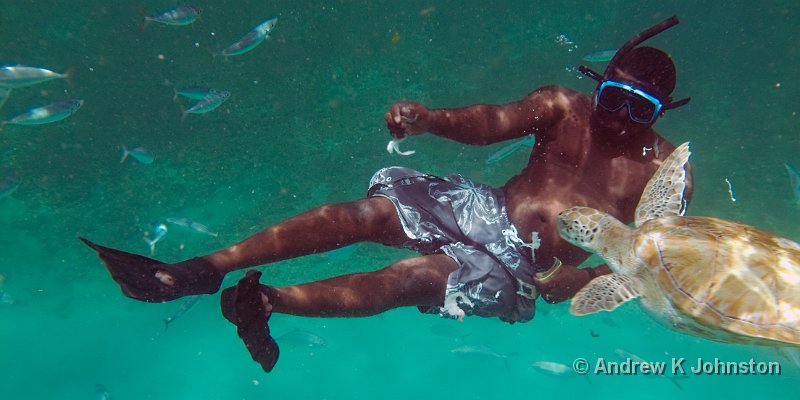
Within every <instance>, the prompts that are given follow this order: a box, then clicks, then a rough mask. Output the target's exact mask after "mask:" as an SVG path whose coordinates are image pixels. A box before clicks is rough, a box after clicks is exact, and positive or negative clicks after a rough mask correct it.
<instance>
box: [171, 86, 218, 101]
mask: <svg viewBox="0 0 800 400" xmlns="http://www.w3.org/2000/svg"><path fill="white" fill-rule="evenodd" d="M173 90H174V91H175V96H174V97H172V100H177V99H178V96H183V97H185V98H187V99H191V100H202V99H203V97H206V96H208V94H209V93H211V90H212V89H209V88H204V87H200V86H192V87H188V88H185V89H173Z"/></svg>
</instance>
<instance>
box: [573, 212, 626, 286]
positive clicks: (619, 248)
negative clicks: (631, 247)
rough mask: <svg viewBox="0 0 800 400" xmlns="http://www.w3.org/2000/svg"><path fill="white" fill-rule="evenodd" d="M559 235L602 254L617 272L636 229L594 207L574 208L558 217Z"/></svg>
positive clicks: (583, 247) (585, 248)
mask: <svg viewBox="0 0 800 400" xmlns="http://www.w3.org/2000/svg"><path fill="white" fill-rule="evenodd" d="M558 233H559V234H560V235H561V237H562V238H564V240H566V241H568V242H570V243H572V244H574V245H575V246H578V247H580V248H582V249H584V250H586V251H590V252H592V253H596V254H598V255H600V256H601V257H603V258H604V259H605V260H606V262H608V266H609V267H611V269H612V270H614V271H617V270H618V269H619V267H620V265H621V264H622V263H623V262H622V257H621V256H622V254H623V252H624V251H625V250H626V248H625V244H626V243H630V241H629V240H626V239H629V238H630V236H631V234H632V233H633V230H631V229H630V228H628V227H627V226H626V225H625V224H623V223H622V222H620V221H619V220H617V219H616V218H614V217H612V216H611V215H608V214H606V213H604V212H601V211H598V210H595V209H594V208H589V207H572V208H568V209H566V210H564V211H562V212H560V213H559V214H558Z"/></svg>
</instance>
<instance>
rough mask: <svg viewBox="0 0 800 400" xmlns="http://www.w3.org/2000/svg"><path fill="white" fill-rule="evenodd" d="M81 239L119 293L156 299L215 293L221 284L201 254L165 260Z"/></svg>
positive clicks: (153, 300) (219, 275)
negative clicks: (109, 275) (104, 267)
mask: <svg viewBox="0 0 800 400" xmlns="http://www.w3.org/2000/svg"><path fill="white" fill-rule="evenodd" d="M80 239H81V241H83V243H86V245H87V246H89V247H91V248H92V249H93V250H94V251H96V252H97V255H98V256H100V259H101V260H102V261H103V263H104V264H105V265H106V268H108V272H110V273H111V277H112V278H114V280H115V281H116V282H117V283H118V284H119V286H120V287H121V288H122V293H124V294H125V296H128V297H130V298H132V299H136V300H141V301H147V302H151V303H158V302H163V301H169V300H174V299H177V298H178V297H183V296H188V295H193V294H210V293H216V292H217V291H218V290H219V287H220V286H221V285H222V278H223V277H224V274H222V273H221V272H219V271H217V269H216V268H214V266H213V265H211V263H209V262H208V261H206V260H205V259H203V258H200V257H197V258H193V259H191V260H186V261H183V262H179V263H175V264H166V263H162V262H161V261H158V260H153V259H151V258H147V257H144V256H140V255H136V254H131V253H126V252H124V251H120V250H115V249H112V248H110V247H105V246H100V245H98V244H95V243H92V242H91V241H89V240H87V239H84V238H80Z"/></svg>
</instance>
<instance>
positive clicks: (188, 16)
mask: <svg viewBox="0 0 800 400" xmlns="http://www.w3.org/2000/svg"><path fill="white" fill-rule="evenodd" d="M199 16H200V10H198V9H196V8H194V7H192V6H177V7H175V8H171V9H169V10H164V11H162V12H160V13H158V14H154V15H146V16H145V17H144V23H145V26H144V27H143V28H142V29H144V28H145V27H147V24H149V23H150V22H158V23H159V24H164V25H172V26H183V25H189V24H191V23H193V22H194V21H195V20H197V17H199Z"/></svg>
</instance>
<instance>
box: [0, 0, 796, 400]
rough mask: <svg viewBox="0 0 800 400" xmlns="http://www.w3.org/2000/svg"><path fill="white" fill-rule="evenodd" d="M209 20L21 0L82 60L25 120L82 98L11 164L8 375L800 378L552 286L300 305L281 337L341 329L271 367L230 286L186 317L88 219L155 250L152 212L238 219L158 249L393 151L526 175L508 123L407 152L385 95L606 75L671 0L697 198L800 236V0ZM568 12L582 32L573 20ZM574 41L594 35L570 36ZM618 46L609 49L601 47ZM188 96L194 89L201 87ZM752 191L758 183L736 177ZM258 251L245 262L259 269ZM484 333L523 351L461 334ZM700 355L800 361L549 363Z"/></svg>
mask: <svg viewBox="0 0 800 400" xmlns="http://www.w3.org/2000/svg"><path fill="white" fill-rule="evenodd" d="M192 4H194V5H195V6H197V7H198V8H200V9H202V10H203V14H202V17H201V19H200V20H198V21H197V22H195V23H194V24H193V25H192V26H185V27H170V26H162V25H156V24H151V25H150V26H148V27H147V29H145V30H144V31H142V30H141V22H142V18H141V13H140V12H141V11H146V12H154V11H157V10H160V9H163V8H168V7H171V6H174V5H175V4H173V3H172V2H169V1H151V0H148V1H140V2H106V1H79V2H68V3H65V2H57V1H37V2H21V1H10V0H2V1H0V38H2V41H3V45H2V46H0V63H4V64H24V65H34V66H41V67H45V68H49V69H52V70H55V71H59V72H61V71H65V70H68V69H71V70H72V73H73V78H72V81H71V83H70V82H66V81H61V80H59V81H53V82H48V83H44V84H41V85H38V86H34V87H30V88H25V89H19V90H15V91H14V93H13V94H12V96H11V98H10V99H9V101H8V102H7V103H6V104H5V106H4V107H3V109H2V110H0V116H2V118H8V117H9V116H11V115H16V114H17V113H19V112H22V111H24V110H26V109H27V108H30V107H33V106H37V105H42V104H46V103H49V102H54V101H59V100H63V99H67V98H80V99H84V100H85V104H84V106H83V108H82V109H81V110H79V111H78V112H77V113H76V114H75V115H73V116H71V117H70V118H68V119H66V120H64V121H61V122H58V123H53V124H50V125H42V126H32V127H29V126H11V125H8V126H5V127H4V129H3V131H2V133H0V176H3V177H5V176H13V175H18V176H19V177H20V184H19V187H18V189H17V190H16V191H15V192H14V193H12V194H11V195H10V196H8V197H6V198H3V199H0V254H2V256H1V257H2V258H1V259H2V263H0V274H2V276H4V277H5V282H4V284H3V286H2V289H0V290H3V292H4V293H7V294H8V295H10V296H13V299H14V301H15V303H14V304H5V305H0V397H2V398H4V399H87V398H89V399H90V398H93V396H96V393H95V390H96V389H95V387H96V385H97V384H102V385H103V386H104V387H105V388H107V390H108V391H109V392H110V393H111V394H112V396H113V398H114V399H117V400H120V399H123V400H124V399H169V400H178V399H197V398H209V399H211V398H217V399H223V398H224V399H244V398H246V399H258V398H299V399H350V398H367V397H375V398H388V399H394V398H397V399H400V398H403V399H407V398H410V397H411V398H439V399H441V398H469V399H473V398H474V399H479V398H480V399H485V398H547V397H551V396H564V395H567V394H569V395H574V396H576V397H581V396H590V395H591V396H593V397H598V396H599V397H601V398H610V397H614V398H634V397H637V398H638V397H639V396H641V395H643V394H645V395H647V396H648V397H651V398H674V397H681V398H698V399H700V398H708V397H709V396H713V397H719V398H726V397H733V398H753V397H755V398H767V397H778V398H780V397H791V396H795V393H796V389H797V387H798V383H800V367H798V366H797V365H795V364H793V363H792V362H791V361H790V360H789V359H788V358H786V357H785V356H783V355H781V354H779V353H778V352H777V351H775V350H774V349H769V348H756V347H747V346H736V345H724V344H717V343H712V342H708V341H705V340H701V339H697V338H694V337H688V336H684V335H681V334H678V333H675V332H672V331H669V330H666V329H665V328H663V327H661V326H660V325H657V324H656V323H655V322H653V321H651V320H650V319H649V318H647V317H646V316H645V315H644V314H643V312H642V311H641V310H640V309H639V307H637V306H635V305H632V304H631V305H626V306H625V307H622V308H621V309H620V310H618V311H616V312H614V313H613V314H608V315H603V316H592V317H585V318H575V317H572V316H570V315H569V313H568V307H567V305H566V304H559V305H547V304H544V303H541V304H540V308H539V310H538V315H537V317H536V319H535V320H534V321H533V322H531V323H527V324H516V325H513V326H511V325H507V324H504V323H502V322H499V321H496V320H483V319H479V318H469V319H467V320H466V321H465V322H464V323H462V324H459V323H457V322H452V321H445V320H439V319H437V318H436V317H432V316H425V315H420V314H419V313H418V312H417V311H416V310H413V309H406V310H395V311H392V312H388V313H385V314H383V315H380V316H376V317H370V318H364V319H303V318H295V317H288V316H283V315H278V316H275V317H274V318H272V322H271V326H272V329H273V332H274V333H275V334H276V335H282V334H284V333H287V332H291V331H292V330H293V329H295V328H299V329H302V330H303V331H305V332H310V333H313V334H314V335H318V336H319V337H321V338H324V341H325V342H326V345H325V346H321V347H307V346H296V347H294V348H292V347H291V346H288V345H287V346H284V347H283V352H282V355H281V360H280V362H279V364H278V366H277V367H276V369H275V371H274V372H273V373H272V374H269V375H266V374H264V373H263V372H262V371H261V369H260V368H259V367H258V365H257V364H255V363H254V362H252V361H251V360H250V358H249V355H248V354H247V353H246V350H245V348H244V346H242V344H241V343H240V342H239V339H238V337H237V336H236V333H235V328H234V327H233V326H232V325H230V324H229V323H228V322H227V321H225V320H224V319H223V318H222V316H221V315H220V313H219V306H218V295H214V296H209V297H208V298H206V299H203V300H202V301H200V302H199V303H198V304H197V305H196V306H195V308H194V309H192V310H191V311H190V312H189V313H187V314H186V315H185V316H183V317H182V318H181V319H179V320H177V321H175V322H174V323H173V324H172V325H171V326H170V328H169V331H168V332H167V333H166V334H165V333H164V329H163V328H164V326H163V322H162V320H163V319H164V318H167V317H169V316H170V315H172V314H173V313H174V312H175V310H176V309H177V308H178V307H179V306H180V302H179V301H178V302H172V303H167V304H156V305H153V304H145V303H139V302H135V301H133V300H130V299H127V298H125V297H123V296H122V295H121V293H120V292H119V289H118V287H117V285H116V284H115V283H114V282H113V281H112V280H111V279H110V278H109V276H108V274H107V272H106V271H105V269H104V268H103V267H102V265H101V264H100V262H99V261H98V260H97V258H96V256H95V255H94V254H93V253H92V252H91V251H89V250H88V249H87V248H86V247H84V246H83V245H82V244H81V243H80V242H79V241H78V240H77V236H79V235H80V236H87V237H89V238H91V239H93V240H96V241H98V242H100V243H103V244H108V245H112V246H114V247H119V248H123V249H126V250H129V251H134V252H138V253H142V254H147V252H148V248H147V244H146V243H145V242H144V241H143V240H142V238H143V236H144V233H145V232H147V231H149V230H150V229H151V227H150V224H151V223H152V222H153V221H159V220H163V219H164V218H167V217H187V218H191V219H193V220H196V221H200V222H202V223H204V224H206V225H208V226H209V227H210V228H212V229H213V230H215V231H217V232H219V236H218V237H216V238H215V237H211V236H204V235H197V234H193V233H191V232H183V231H180V230H176V229H173V230H170V233H169V234H168V235H167V236H166V237H165V238H164V239H163V240H162V241H161V242H159V243H158V245H157V247H156V254H155V256H156V257H157V258H159V259H163V260H166V261H176V260H180V259H185V258H189V257H192V256H195V255H198V254H204V253H208V252H210V251H212V250H216V249H218V248H220V247H223V246H226V245H229V244H231V243H234V242H236V241H238V240H241V239H242V238H244V237H246V236H247V235H250V234H252V233H254V232H256V231H258V230H260V229H261V228H263V227H265V226H266V225H268V224H271V223H274V222H277V221H280V220H282V219H284V218H287V217H290V216H292V215H295V214H297V213H299V212H302V211H304V210H306V209H308V208H311V207H314V206H317V205H320V204H323V203H329V202H339V201H346V200H351V199H355V198H358V197H362V196H363V195H364V193H365V190H366V185H367V183H368V179H369V177H370V176H371V175H372V174H373V172H375V171H376V170H377V169H378V168H380V167H383V166H388V165H398V164H401V165H405V166H408V167H412V168H416V169H420V170H424V171H429V172H431V173H434V174H446V173H448V172H451V171H459V172H461V173H464V174H466V175H468V176H471V177H473V178H474V179H476V180H479V181H483V182H486V183H489V184H493V185H500V184H502V183H503V182H504V181H505V180H506V179H507V178H509V177H510V176H512V175H513V174H514V173H515V172H517V171H518V170H519V169H520V168H521V166H522V165H523V163H524V162H525V157H526V155H525V154H524V153H516V154H512V155H511V156H510V157H508V158H506V159H504V160H502V161H501V162H499V163H497V164H493V165H490V166H487V165H485V163H484V160H485V159H486V158H487V157H489V155H491V154H492V153H493V152H494V151H496V150H497V149H499V148H500V147H502V146H503V144H498V145H495V146H491V147H483V148H479V147H468V146H465V145H461V144H458V143H453V142H448V141H445V140H444V139H441V138H437V137H433V136H430V135H428V136H422V137H415V138H413V139H411V140H409V141H407V142H405V143H404V147H406V148H409V149H414V150H416V151H417V153H416V154H415V155H413V156H410V157H399V156H397V155H391V156H390V155H388V154H387V153H386V151H385V145H386V142H387V141H388V139H389V136H388V134H387V132H386V128H385V124H384V122H383V119H382V115H383V113H384V112H385V111H386V109H387V107H388V106H389V105H390V104H391V103H392V102H393V101H396V100H400V99H409V100H415V101H420V102H422V103H425V104H427V105H429V106H431V107H456V106H463V105H468V104H473V103H478V102H486V103H504V102H508V101H512V100H516V99H519V98H521V97H523V96H525V95H526V94H527V93H528V92H530V91H531V90H533V89H535V88H536V87H539V86H542V85H546V84H560V85H564V86H567V87H571V88H575V89H578V90H582V91H584V92H585V93H590V92H591V91H592V89H593V87H594V85H593V83H592V82H591V81H589V80H588V79H581V78H580V76H579V75H580V74H579V73H577V71H576V69H575V67H576V66H577V65H579V64H580V63H582V62H583V61H582V60H581V57H582V56H583V55H585V54H587V53H591V52H594V51H597V50H604V49H608V48H614V47H615V46H619V45H620V44H621V43H623V42H624V41H625V40H627V38H628V37H629V36H631V35H633V34H635V33H636V32H639V31H640V30H642V29H644V28H645V27H648V26H650V25H651V24H653V23H655V22H657V21H660V20H662V19H664V18H666V17H668V16H670V15H672V14H678V15H679V17H680V18H681V24H680V25H678V26H677V27H675V28H673V29H671V30H669V31H667V32H666V33H664V34H662V35H660V36H658V37H657V38H655V39H653V40H651V41H648V42H647V43H648V44H649V45H655V46H658V47H662V48H664V49H665V50H667V51H668V52H669V53H670V54H671V55H672V56H673V58H674V59H675V62H676V64H677V66H678V87H677V89H676V91H675V94H674V96H676V97H683V96H692V103H691V104H690V105H689V106H687V107H684V108H681V109H680V110H676V111H671V112H669V113H667V116H666V118H664V119H663V120H662V121H661V122H659V123H658V124H657V128H658V130H659V132H661V133H662V134H663V135H665V136H666V137H667V138H669V139H670V140H672V141H673V142H674V143H680V142H683V141H686V140H691V141H692V146H693V151H694V156H693V158H692V163H693V167H694V176H695V183H696V185H697V187H696V191H695V197H694V199H693V202H692V204H691V206H690V209H689V213H690V214H694V215H713V216H718V217H723V218H729V219H734V220H737V221H741V222H744V223H749V224H753V225H757V226H759V227H761V228H764V229H767V230H770V231H773V232H776V233H779V234H781V235H782V236H786V237H788V238H791V239H794V240H798V239H800V224H798V221H799V220H800V209H798V207H797V205H796V200H795V198H794V193H792V190H791V188H790V186H789V181H788V177H787V174H786V171H785V169H784V166H783V163H785V162H787V161H789V162H793V163H795V164H800V131H798V128H797V126H798V115H797V113H798V111H800V110H798V107H797V99H798V97H800V76H799V75H798V72H797V68H796V66H797V65H798V62H799V61H800V28H798V25H797V20H798V17H800V6H799V5H798V3H797V2H794V1H765V2H761V5H755V4H752V3H751V2H744V1H736V2H733V3H731V2H712V4H703V5H697V6H694V5H691V3H690V2H685V3H680V4H665V3H664V2H660V1H642V2H639V3H638V5H636V6H632V5H630V4H631V3H630V2H618V1H603V2H593V3H591V4H590V3H588V2H582V1H543V2H528V1H508V2H500V3H491V2H482V1H438V2H433V1H431V2H420V1H408V2H399V3H398V2H388V1H377V2H365V1H363V2H362V1H333V2H319V1H318V2H310V1H309V2H297V1H270V2H262V1H197V2H193V3H192ZM273 15H274V16H278V17H279V22H278V25H277V27H276V28H275V30H274V32H273V33H272V35H271V38H270V39H269V40H268V41H266V42H264V43H262V44H261V45H260V46H259V47H258V48H256V49H255V50H253V51H252V52H250V53H247V54H245V55H242V56H238V57H232V58H230V59H228V60H225V59H222V58H217V59H215V60H212V57H211V56H210V54H209V51H208V49H218V48H221V47H224V46H226V45H227V44H229V43H230V42H231V41H234V40H236V39H237V38H238V37H240V36H241V35H243V34H244V33H246V32H247V31H248V30H249V29H251V28H252V27H253V26H255V25H256V24H257V23H259V22H261V21H262V20H264V19H266V18H267V17H269V16H273ZM559 35H565V36H566V37H567V38H568V39H569V40H570V41H571V42H573V43H574V44H576V45H577V48H574V46H571V45H564V44H563V43H559V42H558V41H557V39H556V38H557V37H558V36H559ZM570 49H572V50H571V51H570ZM593 66H594V67H595V68H596V69H600V70H602V68H603V66H602V65H600V64H598V65H593ZM170 85H177V86H191V85H205V86H209V87H214V88H220V89H226V90H229V91H230V92H231V93H232V95H231V98H230V99H229V100H228V101H227V102H226V103H224V104H223V105H222V106H221V107H220V108H219V109H217V110H215V111H213V112H211V113H208V114H205V115H189V116H188V117H187V118H186V119H185V120H184V121H183V122H181V109H180V107H179V105H178V104H176V103H175V102H173V99H172V97H173V89H172V87H171V86H170ZM184 104H186V103H184ZM121 145H125V146H127V147H129V148H131V147H135V146H144V147H146V148H148V149H150V150H151V151H152V152H153V153H154V155H155V162H153V163H152V164H149V165H143V164H138V163H136V162H134V161H132V160H128V161H126V162H125V163H119V156H120V154H119V149H120V146H121ZM726 178H727V179H728V180H729V182H731V184H732V187H733V190H734V196H735V197H734V198H735V199H736V202H735V203H734V202H733V201H732V198H731V194H729V192H728V185H727V184H726V182H725V179H726ZM411 255H412V254H411V253H409V252H406V251H402V250H395V249H389V248H384V247H381V246H377V245H371V244H363V245H359V246H357V247H354V248H350V249H346V250H344V251H340V252H337V253H332V254H323V255H316V256H310V257H306V258H302V259H297V260H290V261H286V262H282V263H278V264H275V265H270V266H267V267H265V268H263V270H264V271H265V279H264V280H265V281H267V282H270V283H273V284H288V283H296V282H304V281H309V280H313V279H320V278H324V277H329V276H332V275H337V274H341V273H348V272H355V271H363V270H373V269H377V268H380V267H382V266H384V265H387V264H389V263H391V262H393V261H395V260H397V259H400V258H402V257H408V256H411ZM238 276H239V275H235V276H233V277H234V278H238ZM464 345H469V346H479V345H484V346H488V347H489V348H491V349H493V350H494V351H495V352H496V353H497V354H498V355H499V357H494V358H489V359H486V360H481V359H474V358H462V357H459V355H458V354H454V353H451V350H452V349H454V348H458V347H460V346H464ZM615 349H623V350H625V351H628V352H631V353H634V354H636V355H638V356H639V357H642V358H644V359H647V360H650V361H665V362H667V363H669V362H670V361H671V359H672V358H673V357H683V358H686V359H687V360H688V361H687V366H688V365H689V364H692V363H696V360H697V359H698V358H702V359H705V360H713V358H714V357H717V358H720V359H721V360H724V361H736V362H739V361H748V360H750V359H751V358H754V359H755V360H757V361H776V362H779V363H780V364H781V366H782V367H783V368H782V374H781V375H779V376H705V375H703V376H690V377H689V378H687V379H681V380H679V381H678V384H679V385H680V387H681V388H679V387H678V386H677V385H675V384H673V382H670V381H669V380H668V379H665V378H661V377H644V376H595V375H591V374H590V375H589V379H588V380H587V379H586V378H585V377H580V376H576V375H570V374H568V375H566V376H549V375H544V374H542V373H540V372H538V371H537V370H535V369H534V368H532V367H531V364H532V363H534V362H536V361H554V362H560V363H564V364H566V365H571V364H572V362H573V360H575V359H576V358H579V357H583V358H586V359H587V360H588V361H589V362H590V363H591V364H592V365H594V363H595V362H596V361H597V360H598V359H599V358H603V359H605V360H609V361H622V360H623V359H622V358H620V357H619V356H617V355H616V354H615Z"/></svg>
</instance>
